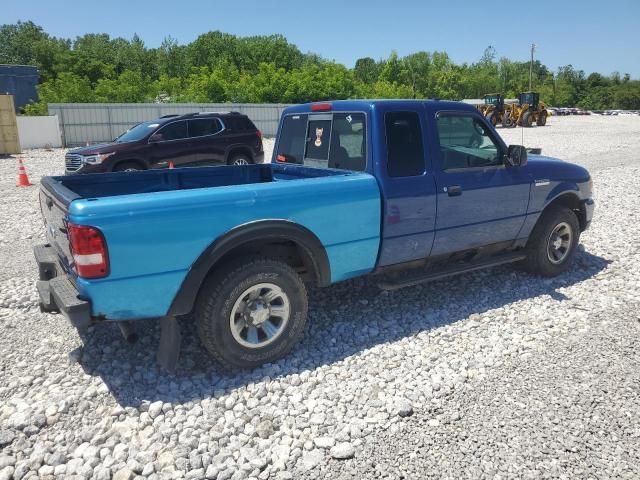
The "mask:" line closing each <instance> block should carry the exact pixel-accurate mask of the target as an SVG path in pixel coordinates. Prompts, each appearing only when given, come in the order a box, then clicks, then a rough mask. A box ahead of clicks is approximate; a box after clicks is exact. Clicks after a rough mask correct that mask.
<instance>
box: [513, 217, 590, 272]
mask: <svg viewBox="0 0 640 480" xmlns="http://www.w3.org/2000/svg"><path fill="white" fill-rule="evenodd" d="M579 240H580V225H579V223H578V218H577V217H576V214H575V213H574V212H573V211H572V210H570V209H568V208H566V207H551V209H549V210H547V211H545V212H544V213H543V214H542V217H540V220H538V223H537V224H536V226H535V228H534V230H533V232H532V234H531V237H530V238H529V242H528V243H527V258H526V259H525V261H524V265H525V267H526V269H527V270H529V271H530V272H532V273H536V274H538V275H542V276H545V277H555V276H556V275H560V274H561V273H562V272H564V271H565V270H566V269H567V268H569V265H570V263H571V259H572V258H573V255H574V254H575V250H576V247H577V245H578V241H579Z"/></svg>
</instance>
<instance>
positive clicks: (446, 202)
mask: <svg viewBox="0 0 640 480" xmlns="http://www.w3.org/2000/svg"><path fill="white" fill-rule="evenodd" d="M435 126H436V128H437V134H438V135H437V136H438V145H437V146H436V149H437V154H436V156H437V157H438V158H439V168H437V169H436V172H435V179H436V189H437V205H438V207H437V209H438V211H437V217H436V233H435V240H434V245H433V250H432V252H431V255H433V256H435V255H442V254H447V253H453V252H458V251H463V250H468V249H473V248H478V247H481V246H486V245H490V244H496V243H501V242H509V241H513V240H515V239H516V238H518V234H519V232H520V229H521V228H522V225H523V223H524V220H525V216H526V213H527V207H528V204H529V190H530V188H531V179H530V178H529V177H530V175H529V174H528V168H527V167H526V166H524V167H508V166H507V165H505V162H504V157H505V154H506V148H505V146H504V143H503V142H501V141H500V140H499V139H498V138H497V136H496V134H495V131H494V130H493V129H491V128H489V126H488V124H487V123H486V122H485V121H484V119H483V118H480V116H479V115H476V114H474V113H471V112H459V111H455V112H438V113H437V114H436V116H435Z"/></svg>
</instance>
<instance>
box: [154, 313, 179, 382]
mask: <svg viewBox="0 0 640 480" xmlns="http://www.w3.org/2000/svg"><path fill="white" fill-rule="evenodd" d="M181 341H182V335H181V334H180V324H179V323H178V320H177V319H176V318H175V317H163V318H162V319H161V320H160V345H159V346H158V353H157V356H156V360H157V362H158V365H160V368H162V369H163V370H165V371H167V372H169V373H175V371H176V368H177V366H178V358H179V357H180V343H181Z"/></svg>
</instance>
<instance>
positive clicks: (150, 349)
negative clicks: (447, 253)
mask: <svg viewBox="0 0 640 480" xmlns="http://www.w3.org/2000/svg"><path fill="white" fill-rule="evenodd" d="M609 263H611V262H610V261H608V260H606V259H604V258H602V257H598V256H595V255H592V254H590V253H588V252H586V251H585V250H584V248H583V247H582V246H580V247H579V250H578V251H577V253H576V258H575V263H574V266H573V268H572V269H571V270H570V271H569V272H567V273H565V274H563V275H561V276H559V277H557V278H553V279H547V278H539V277H533V276H531V275H528V274H527V273H525V272H522V271H519V270H517V269H516V268H513V267H499V268H494V269H491V270H486V271H480V272H474V273H471V274H467V275H463V276H458V277H452V278H450V279H447V280H441V281H437V282H431V283H428V284H424V285H420V286H416V287H408V288H405V289H402V290H398V291H394V292H384V291H381V290H380V289H379V288H378V287H377V286H376V284H375V279H373V278H371V277H367V278H363V279H357V280H353V281H348V282H343V283H340V284H337V285H334V286H332V287H328V288H324V289H319V288H312V289H310V291H309V299H310V302H309V319H308V323H307V327H306V331H305V337H304V339H303V341H302V342H301V344H300V345H298V346H297V347H296V348H295V349H294V351H292V352H291V353H290V354H289V355H288V356H287V357H286V358H284V359H282V360H280V361H278V362H275V363H273V364H268V365H264V366H262V367H260V368H257V369H255V370H253V371H229V370H224V369H222V368H221V367H220V366H218V365H217V364H216V363H215V362H214V361H213V360H211V359H210V357H209V355H208V354H207V352H206V351H205V349H204V348H203V347H202V345H201V344H200V342H199V340H198V338H197V336H196V333H195V328H194V325H193V322H189V321H185V322H183V323H182V332H183V339H182V352H181V358H180V365H179V367H178V371H177V372H176V374H174V375H170V374H167V373H165V372H162V371H161V370H160V369H159V368H158V367H157V365H156V363H155V351H156V348H157V345H158V340H159V327H158V324H157V322H153V321H144V322H138V323H137V324H136V327H137V331H138V333H139V336H140V340H139V341H138V342H137V343H136V344H134V345H127V344H126V343H125V341H124V340H123V339H122V337H121V335H120V333H119V330H118V328H116V327H115V326H114V325H100V326H98V327H95V328H94V329H93V332H90V333H89V334H88V335H87V336H86V338H85V339H84V340H85V345H84V347H83V348H82V349H81V352H80V354H79V355H78V357H79V363H80V364H81V365H82V367H83V368H84V369H85V371H86V372H87V373H89V374H90V375H95V376H100V377H101V378H102V380H103V381H104V382H105V383H106V384H107V386H108V387H109V389H110V391H111V393H112V394H113V395H114V397H115V398H116V400H117V401H118V402H119V403H120V405H122V406H133V407H137V406H139V405H140V403H141V402H143V401H150V402H153V401H157V400H162V401H164V402H171V403H184V402H188V401H190V400H199V399H203V398H207V397H212V396H215V397H218V396H220V395H223V394H227V393H229V392H230V391H233V390H235V389H237V388H241V387H242V386H245V385H248V384H251V383H254V382H258V381H261V380H264V379H265V377H269V378H271V379H276V378H278V377H282V376H286V375H291V374H296V373H301V372H304V371H309V370H314V369H316V368H319V367H322V366H323V365H328V364H333V363H335V362H340V361H342V360H344V359H346V358H347V357H350V356H353V355H358V354H359V353H361V352H363V351H365V350H367V349H369V348H371V347H373V346H375V345H379V344H384V343H389V342H394V341H396V340H399V339H402V338H406V337H409V336H415V335H417V334H419V333H421V332H425V331H430V330H432V329H437V328H440V327H443V326H445V325H449V324H453V323H456V322H458V321H461V320H465V319H467V318H468V317H469V316H470V315H472V314H480V315H482V314H484V313H485V312H488V311H490V310H492V309H495V308H499V307H503V306H505V305H508V304H511V303H514V302H519V301H521V300H526V299H530V298H534V297H544V296H549V297H551V298H552V299H553V300H554V301H557V302H562V303H563V304H566V308H567V309H569V308H579V309H583V310H584V309H588V307H589V306H588V305H581V304H579V303H576V302H574V301H573V300H572V299H571V298H569V297H567V296H566V295H565V294H564V293H562V292H560V291H559V289H562V288H564V287H569V286H571V285H574V284H576V283H579V282H582V281H584V280H587V279H589V278H591V277H593V276H595V275H596V274H598V273H599V272H601V271H603V270H604V269H605V268H606V267H607V265H608V264H609Z"/></svg>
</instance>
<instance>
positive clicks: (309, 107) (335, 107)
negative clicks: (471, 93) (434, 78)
mask: <svg viewBox="0 0 640 480" xmlns="http://www.w3.org/2000/svg"><path fill="white" fill-rule="evenodd" d="M420 103H421V104H425V105H432V106H434V107H435V108H437V109H447V110H466V111H472V112H473V111H475V109H474V107H472V106H471V105H468V104H465V103H463V102H456V101H452V100H436V99H419V100H412V99H363V100H326V101H320V102H312V103H303V104H300V105H294V106H291V107H287V108H285V109H284V113H296V112H300V113H302V112H309V111H315V112H322V111H326V112H329V111H349V110H365V111H369V110H373V109H375V107H376V106H379V105H385V106H391V107H393V108H403V107H406V106H409V105H416V104H420Z"/></svg>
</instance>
